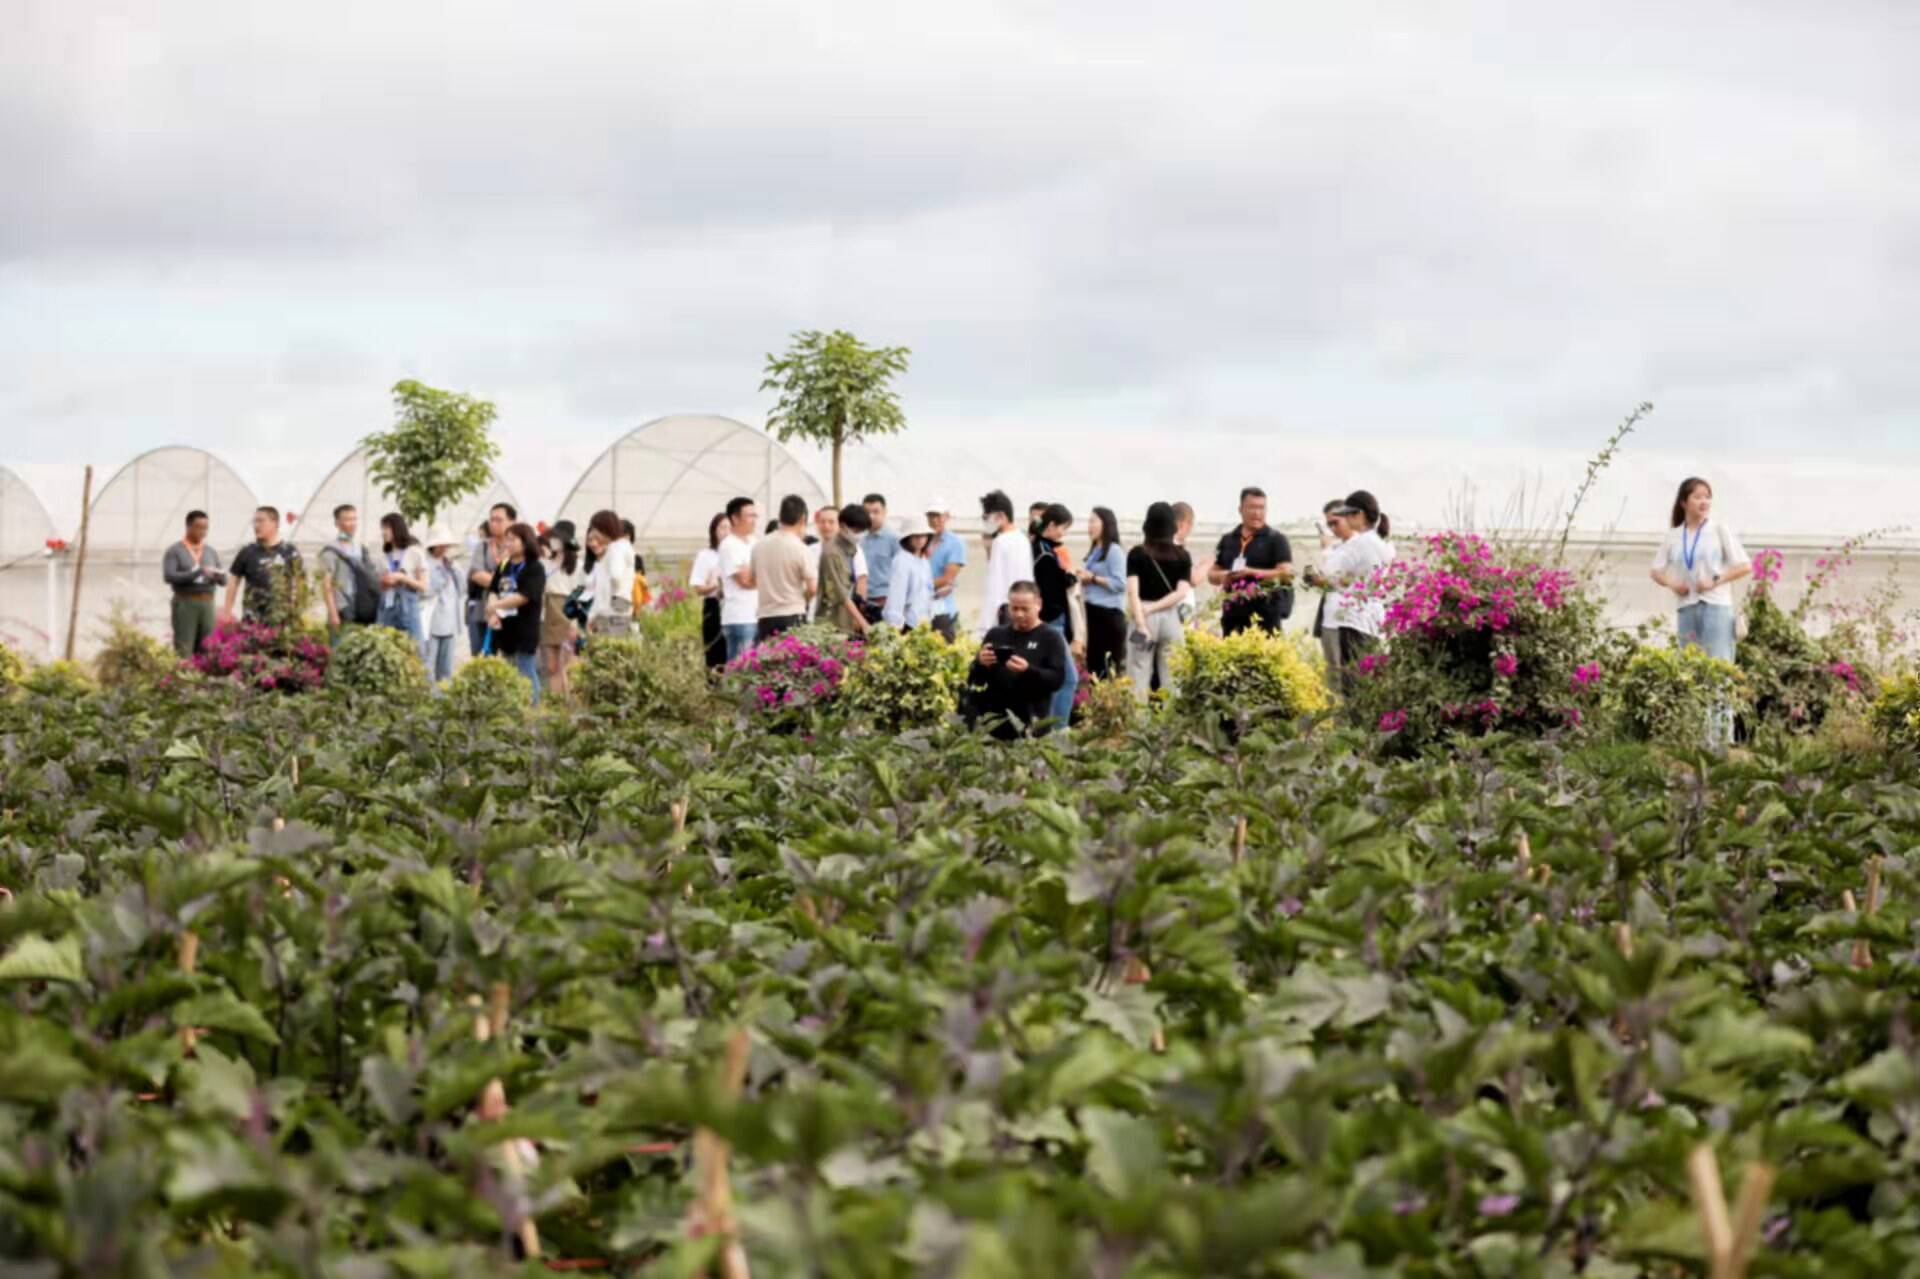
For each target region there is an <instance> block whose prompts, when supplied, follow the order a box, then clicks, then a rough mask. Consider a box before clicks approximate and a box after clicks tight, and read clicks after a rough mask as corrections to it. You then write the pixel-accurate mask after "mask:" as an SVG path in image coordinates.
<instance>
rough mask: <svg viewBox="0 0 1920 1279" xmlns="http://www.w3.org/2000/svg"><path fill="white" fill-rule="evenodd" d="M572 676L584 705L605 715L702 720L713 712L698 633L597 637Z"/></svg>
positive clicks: (610, 717) (618, 718)
mask: <svg viewBox="0 0 1920 1279" xmlns="http://www.w3.org/2000/svg"><path fill="white" fill-rule="evenodd" d="M568 680H569V681H570V683H571V686H572V689H573V695H574V697H575V698H576V699H577V700H578V701H579V703H580V705H581V706H583V707H585V708H586V709H587V710H588V711H590V712H592V713H593V714H594V715H595V716H596V717H598V718H601V719H607V720H613V721H625V720H634V719H650V718H659V717H665V718H667V719H671V720H676V721H679V722H681V723H698V722H700V721H701V720H704V719H706V718H707V717H708V716H709V715H711V714H712V712H713V707H714V695H713V688H712V686H711V685H709V684H708V683H707V676H706V668H705V666H704V664H703V663H702V660H701V654H700V640H699V638H698V637H697V636H691V637H690V636H684V635H683V636H679V637H676V638H671V639H663V640H648V639H640V638H637V637H630V636H621V637H614V636H595V637H594V638H592V639H590V640H588V641H587V648H586V653H585V655H584V656H583V657H582V658H581V660H580V661H578V662H576V663H575V664H574V666H573V668H572V670H571V671H570V672H569V673H568Z"/></svg>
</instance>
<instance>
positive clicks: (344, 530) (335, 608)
mask: <svg viewBox="0 0 1920 1279" xmlns="http://www.w3.org/2000/svg"><path fill="white" fill-rule="evenodd" d="M359 532H360V512H359V511H358V510H357V509H356V508H355V507H354V506H353V505H352V504H351V503H348V502H342V503H341V504H340V505H339V506H336V507H334V508H333V538H332V540H331V541H329V542H328V543H327V544H326V545H325V546H323V547H321V548H320V559H321V561H322V562H323V563H325V564H326V566H327V642H328V643H329V644H332V643H337V642H338V641H339V639H340V631H341V628H343V627H344V626H346V625H347V623H349V622H353V623H356V624H358V625H362V626H366V625H370V624H371V623H372V622H373V621H374V618H372V617H363V616H361V614H360V611H359V610H358V609H356V608H355V606H354V605H355V600H356V598H358V597H359V596H360V595H361V594H362V593H363V592H362V591H361V584H362V583H363V582H364V583H365V585H366V587H367V588H368V589H371V590H374V591H376V592H377V591H378V583H379V581H380V570H379V567H378V566H377V565H376V564H375V563H374V561H373V552H371V551H369V550H368V549H367V548H366V547H365V546H363V545H361V544H360V542H359V541H358V540H357V538H358V534H359Z"/></svg>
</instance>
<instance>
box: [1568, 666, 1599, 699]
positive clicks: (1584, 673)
mask: <svg viewBox="0 0 1920 1279" xmlns="http://www.w3.org/2000/svg"><path fill="white" fill-rule="evenodd" d="M1599 678H1600V663H1598V662H1588V663H1586V664H1585V665H1583V666H1576V667H1574V670H1573V691H1574V692H1576V693H1583V692H1585V691H1586V690H1587V686H1588V685H1590V684H1592V683H1594V682H1595V681H1596V680H1598V679H1599Z"/></svg>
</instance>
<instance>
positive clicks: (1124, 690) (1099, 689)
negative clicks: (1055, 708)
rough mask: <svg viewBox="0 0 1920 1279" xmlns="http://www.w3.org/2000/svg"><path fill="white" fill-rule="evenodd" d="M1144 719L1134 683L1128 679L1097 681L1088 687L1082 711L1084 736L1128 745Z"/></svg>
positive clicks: (1081, 732)
mask: <svg viewBox="0 0 1920 1279" xmlns="http://www.w3.org/2000/svg"><path fill="white" fill-rule="evenodd" d="M1143 715H1144V712H1143V711H1142V710H1141V709H1140V699H1139V698H1137V697H1135V696H1134V695H1133V681H1132V680H1130V679H1128V678H1127V677H1126V676H1124V675H1117V676H1114V677H1112V678H1110V679H1097V680H1094V681H1093V682H1091V683H1090V684H1088V685H1087V700H1086V701H1085V702H1084V703H1083V704H1082V705H1081V707H1080V726H1079V732H1080V736H1081V737H1083V738H1085V739H1086V740H1088V741H1094V742H1120V741H1124V740H1125V739H1126V736H1127V734H1129V733H1131V732H1133V730H1134V729H1136V728H1138V727H1139V726H1140V720H1141V718H1142V716H1143Z"/></svg>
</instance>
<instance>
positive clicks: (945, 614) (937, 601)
mask: <svg viewBox="0 0 1920 1279" xmlns="http://www.w3.org/2000/svg"><path fill="white" fill-rule="evenodd" d="M952 522H953V508H952V507H951V506H950V505H948V504H947V502H946V501H944V500H942V501H938V502H935V503H934V504H933V508H932V509H931V510H929V511H928V512H927V527H928V528H930V529H932V530H933V545H932V546H931V547H929V548H928V550H927V561H928V563H927V567H928V569H929V571H930V572H931V573H932V574H933V629H934V630H936V631H939V632H940V634H941V635H943V636H945V637H946V639H947V641H948V642H949V643H951V642H952V641H953V640H955V639H956V638H958V637H959V633H960V601H959V599H958V598H957V596H956V595H955V591H956V590H957V589H958V587H959V584H960V570H961V569H964V568H965V567H966V566H967V544H966V542H965V541H963V540H962V539H961V537H960V535H959V534H958V533H956V532H954V531H953V530H952V529H951V528H949V527H948V525H949V524H951V523H952Z"/></svg>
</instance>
